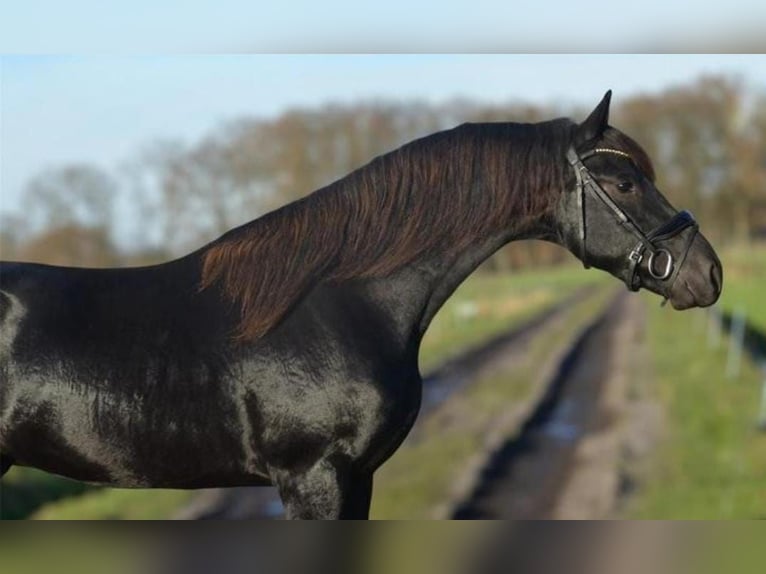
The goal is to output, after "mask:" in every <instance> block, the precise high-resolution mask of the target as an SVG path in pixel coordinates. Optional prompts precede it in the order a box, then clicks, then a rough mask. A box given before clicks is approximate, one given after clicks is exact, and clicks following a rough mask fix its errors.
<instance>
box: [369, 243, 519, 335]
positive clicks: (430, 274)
mask: <svg viewBox="0 0 766 574" xmlns="http://www.w3.org/2000/svg"><path fill="white" fill-rule="evenodd" d="M528 237H529V234H527V233H522V232H513V231H511V230H498V231H497V232H496V233H494V234H491V235H489V236H488V237H477V238H476V239H475V241H472V242H471V243H470V244H469V245H468V246H467V247H465V248H464V249H462V250H461V251H460V252H457V253H442V254H434V255H431V256H429V257H426V258H423V259H421V260H420V261H418V262H416V263H415V264H413V265H410V266H408V267H406V268H405V269H402V270H401V271H400V272H398V273H395V274H394V275H392V276H391V277H388V278H385V279H381V280H380V281H378V282H376V287H375V289H376V291H377V294H378V296H379V297H380V298H382V299H383V300H384V304H385V305H386V307H388V308H389V313H390V315H391V316H392V318H393V320H394V322H395V323H396V324H397V327H398V328H399V329H400V330H401V332H402V335H404V336H407V337H412V336H414V337H416V338H417V340H418V341H419V340H420V338H421V337H422V336H423V334H425V332H426V329H428V326H429V325H430V324H431V321H432V320H433V318H434V316H435V315H436V313H437V312H438V311H439V309H441V307H442V305H444V303H445V302H446V301H447V299H449V297H450V296H451V295H452V293H453V292H454V291H455V289H457V288H458V287H459V286H460V284H461V283H462V282H463V281H464V280H465V279H466V278H467V277H468V276H469V275H470V274H471V273H472V272H473V271H474V270H475V269H476V268H477V267H478V266H479V265H481V263H482V262H484V261H485V260H486V259H487V258H489V257H490V256H491V255H492V254H493V253H495V252H496V251H497V250H498V249H500V248H501V247H502V246H503V245H505V244H507V243H509V242H510V241H514V240H516V239H520V238H528Z"/></svg>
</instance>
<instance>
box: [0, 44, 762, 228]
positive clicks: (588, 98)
mask: <svg viewBox="0 0 766 574" xmlns="http://www.w3.org/2000/svg"><path fill="white" fill-rule="evenodd" d="M703 74H727V75H731V76H734V77H739V78H741V79H742V81H744V82H745V83H746V85H750V86H751V87H754V88H756V89H761V90H766V56H762V55H753V56H746V55H736V54H735V55H667V54H666V55H606V54H592V55H576V54H575V55H546V54H539V55H522V54H517V55H508V54H506V55H254V54H251V55H200V56H189V55H178V56H172V55H169V56H167V55H166V56H92V55H90V56H8V55H6V56H2V59H0V213H8V212H16V213H19V212H22V211H23V208H24V206H23V201H22V192H23V189H24V186H25V184H26V182H27V181H28V180H29V179H30V178H31V177H32V176H33V175H35V174H36V173H39V172H40V171H41V170H43V169H44V168H47V167H55V166H60V165H64V164H68V163H78V162H85V163H89V164H94V165H97V166H100V167H102V168H104V169H107V170H110V171H112V170H115V169H118V168H119V167H120V165H122V164H124V163H125V162H126V161H129V160H130V159H131V158H133V157H135V156H136V155H138V153H139V152H140V151H141V150H142V149H144V148H145V147H146V146H147V145H148V144H150V143H152V142H154V141H157V140H166V139H175V140H181V141H184V142H194V141H195V140H197V139H199V138H200V137H202V136H204V134H205V133H206V132H208V131H209V130H211V129H212V128H214V127H216V126H218V125H220V123H221V122H223V121H225V120H230V119H234V118H237V117H241V116H256V117H270V116H274V115H277V114H279V113H280V112H282V111H284V110H285V109H287V108H290V107H295V106H302V107H315V106H320V105H322V104H324V103H327V102H353V101H357V100H369V99H379V98H383V99H421V100H426V101H429V102H436V103H438V102H443V101H447V100H450V99H453V98H457V97H466V98H472V99H475V100H477V101H480V102H487V103H492V102H497V103H501V102H508V101H527V102H533V103H544V104H560V105H561V106H571V105H577V106H582V107H585V106H591V105H595V104H596V103H597V102H598V100H599V99H600V98H601V96H603V94H604V92H605V91H606V90H607V89H612V90H614V101H615V102H619V99H620V98H621V97H628V96H631V95H634V94H636V93H640V92H646V93H653V92H658V91H661V90H663V89H665V88H667V87H668V86H671V85H677V84H683V83H686V82H690V81H693V80H694V79H695V78H698V77H699V76H700V75H703Z"/></svg>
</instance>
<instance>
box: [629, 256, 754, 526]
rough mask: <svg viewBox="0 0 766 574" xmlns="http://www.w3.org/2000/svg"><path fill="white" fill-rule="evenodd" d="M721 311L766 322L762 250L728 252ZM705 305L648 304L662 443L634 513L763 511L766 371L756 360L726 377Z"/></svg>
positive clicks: (722, 348) (687, 515) (682, 515)
mask: <svg viewBox="0 0 766 574" xmlns="http://www.w3.org/2000/svg"><path fill="white" fill-rule="evenodd" d="M722 259H723V262H724V266H725V267H724V268H725V280H724V285H725V286H724V296H723V297H722V301H721V303H720V305H721V306H722V307H724V308H725V309H732V308H736V307H743V308H745V309H747V313H748V319H749V320H751V321H753V322H754V323H758V325H759V326H766V303H764V299H763V297H764V293H766V291H764V287H766V282H765V281H764V279H766V249H763V248H760V249H755V250H753V251H750V252H748V253H737V252H733V253H724V254H723V257H722ZM707 321H708V318H707V315H706V312H705V311H701V310H695V311H689V312H685V313H674V312H672V311H669V310H667V309H659V308H658V307H657V306H656V305H650V315H649V330H648V332H649V344H650V347H651V351H652V354H653V356H654V361H655V364H654V367H655V372H656V377H657V379H656V388H655V391H656V395H657V399H658V400H659V401H660V403H661V404H662V406H663V407H664V409H665V420H666V428H665V430H664V436H665V438H664V440H663V442H662V444H661V446H660V448H659V451H658V452H657V454H656V457H655V461H654V465H653V469H652V470H651V472H650V475H649V476H648V477H647V478H646V480H645V483H644V486H643V489H642V491H641V492H640V493H639V494H638V496H637V497H636V500H635V501H634V506H633V508H632V515H633V516H635V517H638V518H655V519H731V518H739V519H752V518H761V519H762V518H766V433H765V432H763V431H761V430H759V429H758V428H757V422H758V415H759V409H760V403H761V385H762V383H763V380H764V377H765V376H766V375H765V374H764V373H763V372H762V371H761V370H760V369H759V368H758V366H757V365H756V364H754V362H753V361H752V360H750V358H748V357H746V358H745V359H744V361H743V364H742V365H743V366H742V370H741V372H740V375H739V377H737V378H736V379H729V378H727V376H726V365H727V360H728V355H727V353H728V341H727V340H726V339H724V340H722V341H721V342H720V343H719V344H718V345H717V346H714V347H711V342H712V343H714V342H715V338H709V337H708V323H707Z"/></svg>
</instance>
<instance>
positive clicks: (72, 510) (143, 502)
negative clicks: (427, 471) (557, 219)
mask: <svg viewBox="0 0 766 574" xmlns="http://www.w3.org/2000/svg"><path fill="white" fill-rule="evenodd" d="M605 279H607V276H606V275H605V274H603V273H600V272H595V271H591V272H587V271H584V270H583V269H582V268H581V267H579V266H574V265H572V266H566V267H558V268H553V269H544V270H535V271H527V272H522V273H517V274H514V275H502V276H498V275H489V274H481V273H478V274H474V275H473V276H471V277H470V278H469V279H468V280H467V281H466V282H465V283H464V284H463V285H461V287H460V288H459V289H458V290H457V291H456V293H455V294H454V295H453V296H452V298H450V300H449V301H448V302H447V304H446V305H445V306H444V308H443V309H442V310H441V311H440V313H439V314H438V315H437V317H436V318H435V319H434V322H433V323H432V325H431V328H430V329H429V331H428V333H427V334H426V337H425V339H424V341H423V345H422V348H421V368H422V370H423V371H428V370H429V369H431V368H433V367H434V366H436V365H438V364H439V363H440V362H442V361H444V360H445V359H447V358H448V357H450V356H452V355H454V354H455V353H457V352H459V351H460V350H461V349H465V348H467V347H471V346H473V345H476V344H478V343H480V342H481V341H482V340H486V339H488V338H490V337H492V336H493V335H495V334H497V333H499V332H502V331H504V330H507V329H509V328H511V327H512V326H514V325H517V324H519V323H521V322H522V321H524V320H525V319H528V318H530V317H531V316H533V315H534V314H536V313H538V312H540V311H542V310H543V309H546V308H548V307H549V306H551V305H553V304H555V303H556V302H557V301H559V300H561V299H562V298H563V297H566V296H567V295H569V294H571V292H572V290H573V289H576V288H578V287H579V286H582V285H585V284H590V283H598V282H601V281H604V280H605ZM6 480H7V481H8V482H7V484H8V485H9V487H8V489H7V490H6V491H5V492H2V491H0V499H2V503H0V516H3V517H6V518H21V517H26V516H28V515H30V514H31V515H32V517H33V518H42V519H101V518H124V519H159V518H166V517H168V516H171V515H172V514H173V513H174V512H175V511H176V510H177V509H178V508H180V507H181V506H182V505H183V504H184V503H186V502H187V501H188V500H189V499H190V498H191V497H192V496H193V492H190V491H171V490H143V489H138V490H126V489H108V488H105V489H88V487H85V489H87V491H86V492H83V490H84V487H83V486H82V485H78V484H77V483H71V482H70V481H65V480H64V479H60V478H58V477H54V476H51V475H47V474H45V473H42V472H39V471H36V470H33V469H17V468H14V469H12V470H11V471H10V472H9V474H8V476H7V477H6V478H4V479H3V485H5V484H6ZM0 488H4V487H0ZM22 490H23V491H25V492H27V493H30V492H31V493H32V494H33V496H27V498H26V499H25V500H26V501H25V503H24V504H23V505H20V504H18V493H19V492H21V491H22ZM34 493H36V494H37V496H34ZM56 499H59V500H56Z"/></svg>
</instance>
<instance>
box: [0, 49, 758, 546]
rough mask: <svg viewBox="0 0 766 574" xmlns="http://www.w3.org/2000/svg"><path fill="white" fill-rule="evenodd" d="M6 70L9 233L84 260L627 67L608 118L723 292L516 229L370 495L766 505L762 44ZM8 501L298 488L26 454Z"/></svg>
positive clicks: (241, 506) (169, 513)
mask: <svg viewBox="0 0 766 574" xmlns="http://www.w3.org/2000/svg"><path fill="white" fill-rule="evenodd" d="M0 74H1V75H0V98H1V99H0V113H1V116H0V122H1V125H2V138H1V139H0V145H1V148H0V181H1V182H2V193H1V194H0V256H1V257H2V259H4V260H22V261H36V262H43V263H50V264H56V265H75V266H91V267H109V266H126V265H147V264H154V263H160V262H163V261H167V260H169V259H172V258H173V257H176V256H179V255H182V254H184V253H186V252H188V251H190V250H192V249H195V248H197V247H199V246H200V245H202V244H204V243H206V242H208V241H210V240H212V239H214V238H216V237H217V236H219V235H220V234H222V233H223V232H224V231H226V230H228V229H230V228H231V227H234V226H236V225H239V224H241V223H244V222H246V221H249V220H251V219H254V218H256V217H259V216H261V215H263V214H264V213H266V212H267V211H269V210H271V209H274V208H276V207H278V206H280V205H283V204H285V203H287V202H290V201H293V200H295V199H298V198H299V197H301V196H303V195H305V194H306V193H310V192H311V191H313V190H315V189H317V188H319V187H321V186H323V185H325V184H327V183H329V182H331V181H333V180H334V179H336V178H338V177H341V176H343V175H345V174H346V173H348V172H349V171H351V170H353V169H354V168H356V167H359V166H361V165H363V164H365V163H367V162H368V161H369V160H371V159H372V158H373V157H375V156H376V155H378V154H381V153H384V152H386V151H389V150H392V149H394V148H396V147H398V146H399V145H401V144H403V143H405V142H407V141H409V140H411V139H413V138H416V137H419V136H422V135H426V134H428V133H431V132H434V131H436V130H440V129H445V128H450V127H453V126H455V125H457V124H459V123H462V122H465V121H474V122H478V121H540V120H545V119H551V118H554V117H559V116H568V117H572V118H573V119H576V120H578V121H579V120H582V119H583V118H584V117H585V116H586V115H587V113H588V112H589V111H590V110H591V109H592V108H593V107H594V106H595V105H596V103H597V102H598V101H599V99H600V98H601V96H603V93H604V92H605V91H606V90H607V89H613V90H614V97H613V104H612V117H611V122H610V123H611V124H612V125H614V126H616V127H618V128H620V129H621V130H623V131H624V132H626V133H628V134H629V135H631V136H632V137H634V138H635V139H636V140H637V141H638V142H639V143H640V144H641V145H643V146H644V147H645V148H646V149H647V151H648V152H649V155H650V156H651V157H652V159H653V161H654V163H655V168H656V171H657V174H658V185H659V187H660V189H661V190H663V191H664V193H665V195H666V196H667V197H668V198H669V199H670V201H671V202H672V203H673V204H674V205H675V206H676V207H678V208H681V207H683V208H686V209H689V210H691V211H692V212H693V213H694V214H695V215H696V217H697V218H698V220H699V221H700V223H701V228H702V231H703V232H704V233H705V235H706V236H707V237H708V238H709V239H710V241H711V242H712V243H713V245H714V246H715V247H716V249H717V251H718V254H719V255H720V257H721V259H722V261H723V265H724V281H725V286H724V293H723V296H722V299H721V301H720V302H719V304H718V305H717V306H716V307H714V308H713V309H712V310H704V311H703V310H693V311H688V312H683V313H679V312H675V311H673V310H672V309H670V308H667V307H666V308H660V307H659V302H660V301H659V299H658V298H657V297H656V296H651V295H643V294H641V295H632V294H630V295H628V294H627V293H624V292H623V291H624V286H622V285H621V284H618V283H617V282H616V281H615V280H613V279H612V278H611V277H608V276H606V275H604V274H603V273H601V272H599V271H596V270H590V271H586V270H584V269H582V267H581V266H580V265H579V263H577V261H575V259H574V258H573V256H572V255H571V254H569V253H568V252H566V251H565V250H563V249H560V248H557V247H555V246H552V245H549V244H544V243H542V242H521V243H516V244H513V245H511V246H509V247H508V248H505V249H503V250H501V251H500V252H499V253H497V254H496V255H495V256H494V257H492V258H491V259H490V260H489V261H488V262H487V263H486V264H485V265H484V266H483V267H482V268H481V269H480V270H479V271H478V272H477V273H476V274H474V275H473V276H472V277H471V278H470V279H469V280H468V281H467V282H466V283H465V284H464V285H463V286H462V287H461V288H460V289H459V291H458V292H457V293H456V294H455V295H454V296H453V298H452V299H451V300H450V301H449V302H448V304H447V305H446V306H445V308H444V309H443V310H442V311H441V312H440V314H439V315H438V317H437V319H436V320H435V321H434V323H433V325H432V327H431V329H430V330H429V332H428V334H427V337H426V340H425V341H424V344H423V349H422V353H421V370H422V372H423V374H424V377H425V379H426V383H425V395H424V408H423V412H422V413H421V416H420V418H419V421H418V423H417V425H416V427H415V428H414V429H413V432H412V434H411V436H410V438H409V439H408V440H407V441H406V442H405V444H404V445H403V446H402V448H401V449H400V450H399V451H398V452H397V453H396V454H395V455H394V456H393V457H392V459H391V460H389V461H388V462H387V463H386V464H385V465H384V466H383V467H382V468H381V470H380V471H379V472H378V473H377V475H376V485H375V491H374V497H373V508H372V517H373V518H398V519H425V518H455V517H459V518H653V519H660V518H673V519H692V518H711V519H723V518H739V519H750V518H764V517H766V432H765V431H766V345H764V341H766V303H764V299H763V293H764V291H763V288H764V281H766V58H764V57H763V56H758V55H752V56H742V55H654V56H652V55H473V56H468V55H463V56H458V55H442V56H426V55H406V56H405V55H400V56H397V55H368V56H343V55H333V56H330V55H327V56H319V55H317V56H298V55H292V56H287V55H281V56H280V55H270V56H266V55H242V56H163V57H151V56H142V57H137V56H80V57H73V56H3V57H2V60H0ZM1 280H2V278H0V281H1ZM0 515H1V516H2V517H3V518H41V519H56V518H67V519H86V518H124V519H154V518H253V517H258V518H268V517H278V516H280V515H281V506H280V504H279V502H278V499H277V498H276V496H275V493H274V492H273V491H272V490H270V489H229V490H225V491H218V490H210V491H201V492H186V491H157V490H120V489H106V488H99V487H94V486H91V485H85V484H80V483H75V482H71V481H68V480H65V479H61V478H59V477H54V476H51V475H47V474H44V473H42V472H38V471H34V470H31V469H24V468H14V469H13V470H12V471H11V472H10V473H9V474H8V475H7V476H6V477H5V478H4V479H3V481H2V484H0ZM532 535H533V534H530V536H532ZM522 539H523V538H522ZM447 540H449V537H448V538H447Z"/></svg>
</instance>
